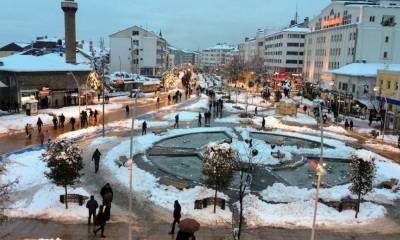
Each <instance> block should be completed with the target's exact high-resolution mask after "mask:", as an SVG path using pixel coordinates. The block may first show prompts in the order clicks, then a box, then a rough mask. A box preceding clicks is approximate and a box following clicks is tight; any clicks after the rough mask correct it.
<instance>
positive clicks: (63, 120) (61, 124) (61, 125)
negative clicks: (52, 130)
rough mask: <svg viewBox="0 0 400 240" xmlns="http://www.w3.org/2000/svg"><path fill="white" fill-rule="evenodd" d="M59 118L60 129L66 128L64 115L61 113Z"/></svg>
mask: <svg viewBox="0 0 400 240" xmlns="http://www.w3.org/2000/svg"><path fill="white" fill-rule="evenodd" d="M58 118H59V122H60V127H64V122H65V116H64V114H62V113H61V115H60V116H59V117H58Z"/></svg>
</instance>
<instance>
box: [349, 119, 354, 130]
mask: <svg viewBox="0 0 400 240" xmlns="http://www.w3.org/2000/svg"><path fill="white" fill-rule="evenodd" d="M353 126H354V123H353V120H350V131H353Z"/></svg>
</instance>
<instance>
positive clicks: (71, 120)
mask: <svg viewBox="0 0 400 240" xmlns="http://www.w3.org/2000/svg"><path fill="white" fill-rule="evenodd" d="M69 123H70V124H71V131H74V130H75V118H74V117H71V119H70V120H69Z"/></svg>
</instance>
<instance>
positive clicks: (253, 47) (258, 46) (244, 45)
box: [239, 29, 265, 63]
mask: <svg viewBox="0 0 400 240" xmlns="http://www.w3.org/2000/svg"><path fill="white" fill-rule="evenodd" d="M264 39H265V35H264V31H262V30H261V29H258V30H257V34H256V36H255V37H254V38H248V37H246V38H245V39H244V42H241V43H239V57H240V58H241V59H242V60H243V61H244V62H245V63H248V62H251V61H252V60H254V59H255V58H261V59H263V58H264V48H263V46H264Z"/></svg>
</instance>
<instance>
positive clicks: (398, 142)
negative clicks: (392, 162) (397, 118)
mask: <svg viewBox="0 0 400 240" xmlns="http://www.w3.org/2000/svg"><path fill="white" fill-rule="evenodd" d="M397 147H398V148H400V134H399V138H398V139H397Z"/></svg>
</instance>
